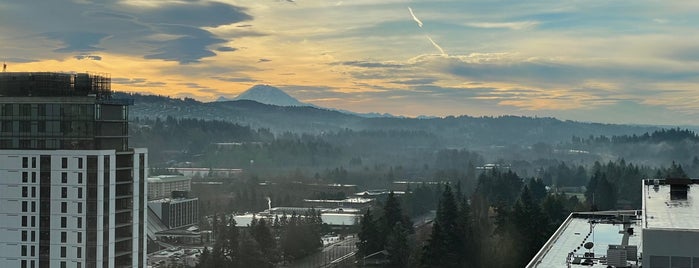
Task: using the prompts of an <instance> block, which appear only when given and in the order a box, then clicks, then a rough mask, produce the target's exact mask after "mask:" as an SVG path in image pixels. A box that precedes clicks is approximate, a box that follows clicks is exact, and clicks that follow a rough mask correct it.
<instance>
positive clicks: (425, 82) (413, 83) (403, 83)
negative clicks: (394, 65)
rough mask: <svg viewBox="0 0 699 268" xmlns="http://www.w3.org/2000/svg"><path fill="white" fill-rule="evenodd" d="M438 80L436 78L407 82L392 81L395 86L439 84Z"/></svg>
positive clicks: (416, 79) (409, 80) (415, 79)
mask: <svg viewBox="0 0 699 268" xmlns="http://www.w3.org/2000/svg"><path fill="white" fill-rule="evenodd" d="M437 81H438V79H436V78H414V79H406V80H395V81H391V83H394V84H402V85H429V84H433V83H435V82H437Z"/></svg>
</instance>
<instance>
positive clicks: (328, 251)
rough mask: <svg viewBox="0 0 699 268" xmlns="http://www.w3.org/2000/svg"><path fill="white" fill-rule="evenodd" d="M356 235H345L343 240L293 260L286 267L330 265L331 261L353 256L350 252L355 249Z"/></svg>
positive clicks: (299, 267) (331, 264)
mask: <svg viewBox="0 0 699 268" xmlns="http://www.w3.org/2000/svg"><path fill="white" fill-rule="evenodd" d="M356 243H357V237H356V236H351V237H349V236H348V237H346V238H345V239H344V240H341V241H339V242H336V243H333V244H330V245H328V246H326V247H323V249H322V250H321V251H319V252H317V253H315V254H313V255H311V256H308V257H306V258H303V259H301V260H298V261H295V262H294V263H292V264H289V265H288V266H286V267H290V268H297V267H298V268H301V267H332V266H333V265H334V263H333V262H335V263H337V262H339V261H342V260H345V259H348V258H352V259H353V258H354V257H353V255H352V254H354V251H355V250H356V249H357V247H356V245H355V244H356ZM352 261H354V260H352Z"/></svg>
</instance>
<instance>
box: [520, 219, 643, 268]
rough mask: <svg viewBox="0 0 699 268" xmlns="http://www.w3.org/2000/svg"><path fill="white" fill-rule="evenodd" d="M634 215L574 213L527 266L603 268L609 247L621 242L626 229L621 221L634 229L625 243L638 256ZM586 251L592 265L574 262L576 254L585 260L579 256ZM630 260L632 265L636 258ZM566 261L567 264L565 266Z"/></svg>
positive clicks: (638, 227)
mask: <svg viewBox="0 0 699 268" xmlns="http://www.w3.org/2000/svg"><path fill="white" fill-rule="evenodd" d="M623 215H626V216H623ZM634 215H635V211H619V212H616V211H610V212H598V213H573V214H571V215H570V216H569V217H568V219H566V221H565V222H564V223H563V224H562V225H561V226H560V227H559V229H558V230H557V231H556V232H555V233H554V234H553V236H552V237H551V238H550V239H549V241H547V242H546V244H545V245H544V246H543V248H542V249H541V250H540V251H539V252H538V253H537V255H536V256H535V257H534V258H533V259H532V261H531V262H530V263H529V265H527V268H534V267H537V268H560V267H572V268H575V267H580V268H582V267H595V268H596V267H604V268H606V267H607V262H606V259H607V258H606V255H607V249H608V248H609V246H610V245H621V244H623V242H622V240H623V237H624V232H625V230H626V229H625V228H624V224H622V222H624V221H626V222H627V223H629V225H628V227H631V228H634V232H633V234H632V235H630V236H628V245H631V246H637V247H638V253H639V254H638V255H640V253H641V252H642V246H641V244H642V243H641V241H642V237H641V221H640V220H634V218H635V217H634ZM591 226H592V229H591ZM587 242H592V243H594V247H593V248H592V249H591V250H587V249H585V248H584V247H583V245H584V244H585V243H587ZM586 252H592V253H594V256H595V258H594V259H593V264H592V265H582V264H574V262H573V261H574V259H576V257H577V258H578V260H584V258H582V257H583V256H584V254H585V253H586ZM571 254H572V255H571ZM629 263H632V264H635V261H629ZM568 264H570V266H567V265H568Z"/></svg>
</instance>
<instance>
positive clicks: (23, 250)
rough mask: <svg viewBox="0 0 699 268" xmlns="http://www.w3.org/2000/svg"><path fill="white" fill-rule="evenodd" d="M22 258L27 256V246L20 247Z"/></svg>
mask: <svg viewBox="0 0 699 268" xmlns="http://www.w3.org/2000/svg"><path fill="white" fill-rule="evenodd" d="M22 256H23V257H24V256H27V246H26V245H22Z"/></svg>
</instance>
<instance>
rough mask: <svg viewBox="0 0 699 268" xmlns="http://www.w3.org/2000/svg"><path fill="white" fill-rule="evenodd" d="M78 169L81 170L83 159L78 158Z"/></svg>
mask: <svg viewBox="0 0 699 268" xmlns="http://www.w3.org/2000/svg"><path fill="white" fill-rule="evenodd" d="M78 168H79V169H82V168H83V159H82V158H78Z"/></svg>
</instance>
